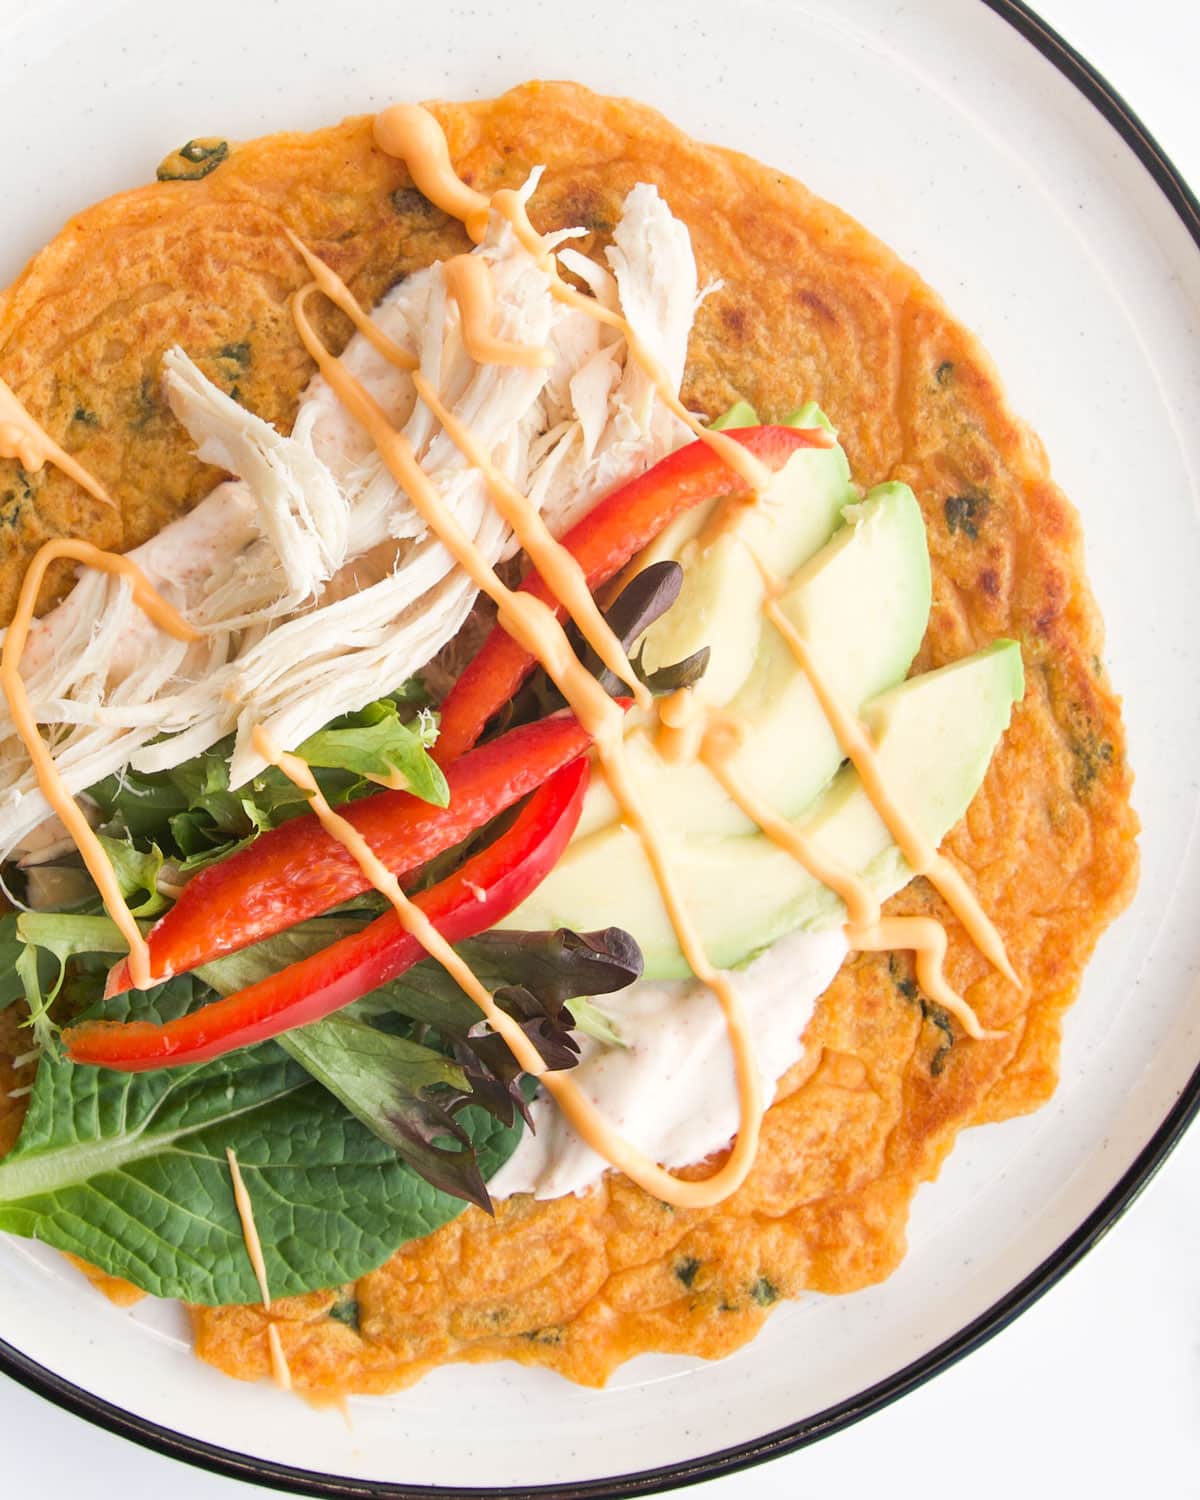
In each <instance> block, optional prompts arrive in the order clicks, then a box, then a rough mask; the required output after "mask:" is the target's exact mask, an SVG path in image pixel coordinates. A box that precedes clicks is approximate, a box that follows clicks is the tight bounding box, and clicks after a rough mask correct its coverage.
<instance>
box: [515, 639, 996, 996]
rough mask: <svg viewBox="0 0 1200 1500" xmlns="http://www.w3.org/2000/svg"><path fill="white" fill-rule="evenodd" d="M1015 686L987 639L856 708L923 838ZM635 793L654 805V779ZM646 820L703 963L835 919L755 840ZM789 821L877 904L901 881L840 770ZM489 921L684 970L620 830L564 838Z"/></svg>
mask: <svg viewBox="0 0 1200 1500" xmlns="http://www.w3.org/2000/svg"><path fill="white" fill-rule="evenodd" d="M1023 692H1024V675H1023V671H1022V666H1021V652H1020V647H1019V646H1018V645H1017V643H1016V642H1015V641H997V642H996V643H995V644H994V645H992V646H989V647H988V648H986V649H985V650H983V651H980V652H977V653H976V654H975V655H974V656H969V657H966V658H965V659H964V660H962V661H958V662H954V663H953V664H952V665H950V666H947V667H942V668H939V669H938V670H937V671H933V672H926V673H924V674H923V675H921V676H918V677H912V678H909V679H908V680H907V681H906V682H903V683H901V684H900V685H899V686H898V687H894V688H891V689H889V690H888V691H887V692H885V693H883V694H881V695H879V696H878V697H876V698H874V699H872V700H871V702H870V703H868V704H867V705H866V707H865V708H864V710H863V719H864V721H865V723H866V724H867V726H868V727H869V729H870V730H871V733H872V735H873V736H874V738H875V743H876V747H877V753H878V755H879V759H880V765H881V768H882V772H883V776H884V779H885V782H886V784H887V785H888V787H889V788H890V789H891V790H892V792H893V795H894V796H895V797H896V799H897V801H898V802H899V803H900V804H901V805H902V806H903V807H904V808H905V810H906V811H907V812H908V814H909V816H910V817H912V818H914V819H915V820H916V822H917V825H918V826H919V827H920V828H921V830H922V831H923V832H924V834H925V835H926V837H927V838H929V839H931V840H932V841H933V842H934V843H940V842H941V840H942V839H943V838H944V837H945V835H946V833H947V832H948V831H949V830H950V828H951V827H953V825H954V824H955V823H956V822H957V821H958V819H959V818H961V817H962V816H963V814H964V813H965V812H966V810H967V807H968V806H969V804H970V802H971V799H972V797H973V796H974V795H975V793H976V791H977V790H978V789H979V786H980V783H981V782H982V781H983V777H984V774H985V772H986V771H987V767H988V763H989V762H990V760H991V757H992V753H993V751H994V750H995V748H996V745H997V743H998V742H999V740H1000V737H1001V735H1002V734H1003V733H1004V731H1005V729H1006V728H1007V726H1008V722H1009V718H1010V716H1011V712H1012V705H1013V704H1014V703H1016V702H1018V701H1019V700H1020V698H1021V696H1022V694H1023ZM642 791H643V795H644V796H645V798H646V800H647V802H648V803H649V805H650V807H651V808H652V809H654V810H655V811H658V798H657V796H656V791H655V787H654V785H653V783H652V782H651V783H649V784H644V785H643V788H642ZM659 821H660V826H662V827H663V830H664V832H665V833H666V836H667V841H668V857H669V861H670V866H671V868H672V870H673V871H674V873H675V878H676V880H677V881H678V883H679V888H680V891H681V893H682V896H683V899H684V902H685V905H686V907H687V910H688V911H689V913H690V914H691V917H692V920H693V922H694V923H695V926H696V930H697V931H698V933H699V935H700V938H701V941H702V942H703V944H704V948H705V951H706V952H707V954H708V956H709V958H710V960H711V961H712V962H713V963H715V964H717V965H719V966H720V967H722V968H732V967H734V966H736V965H738V964H742V963H745V962H746V961H747V960H748V959H750V958H751V957H753V956H754V954H755V953H757V952H758V951H759V950H761V949H763V948H765V947H767V946H768V945H770V944H771V943H773V942H775V941H776V940H777V939H779V938H780V937H782V936H784V934H785V933H788V932H792V931H795V930H796V929H798V928H802V929H805V930H809V931H819V930H821V929H823V928H828V927H831V926H833V925H835V924H837V923H838V922H841V921H843V920H844V919H845V909H844V907H843V905H842V903H841V901H840V899H839V898H838V897H837V896H835V895H834V893H833V892H832V891H831V890H829V889H828V888H827V887H826V886H824V885H822V884H821V883H820V882H819V881H817V880H814V879H813V877H812V876H811V875H809V874H808V873H807V872H806V871H805V870H804V868H803V867H802V866H801V865H800V864H799V863H798V862H797V861H796V860H794V859H793V858H792V857H791V856H790V855H789V854H788V853H786V852H785V851H784V850H782V849H780V848H778V847H777V846H776V845H775V844H772V843H771V842H770V841H769V840H768V839H767V838H766V837H765V835H763V834H745V835H741V836H731V837H718V838H713V837H708V836H703V835H687V834H680V833H679V832H678V831H677V830H675V829H672V828H670V826H669V825H668V824H667V823H666V822H665V820H663V819H662V818H661V816H660V818H659ZM797 822H798V826H799V827H800V828H801V830H802V832H803V833H804V834H805V835H806V836H807V837H809V838H811V839H813V840H814V841H815V842H816V843H817V844H818V845H819V846H820V847H821V848H822V849H824V850H825V851H827V852H828V853H829V854H831V855H834V856H836V857H837V858H838V859H839V860H840V861H841V862H842V863H843V864H846V865H849V866H850V867H851V868H852V869H854V870H855V871H857V873H858V874H859V875H860V876H861V877H862V878H863V879H864V880H866V881H867V882H868V884H869V885H870V886H871V888H872V890H874V891H875V892H876V894H877V895H878V896H879V897H880V898H881V899H883V898H885V897H887V896H889V895H891V894H892V893H893V892H895V891H897V890H899V889H900V888H901V887H902V886H904V885H905V884H906V883H907V882H908V880H909V879H910V878H911V872H910V870H909V868H908V866H907V864H906V863H905V861H904V858H903V856H902V855H901V853H900V851H899V849H897V848H896V846H895V844H893V842H892V839H891V836H890V834H889V833H888V831H887V828H886V827H885V825H884V823H883V821H882V820H881V819H880V817H879V814H878V813H877V812H876V811H875V808H874V806H873V804H872V802H871V800H870V798H869V797H868V796H867V794H866V792H865V791H864V790H863V787H862V784H861V782H860V780H859V778H858V774H857V773H856V772H855V770H854V769H853V767H852V766H850V765H849V764H846V765H844V766H843V767H842V769H841V770H840V771H839V772H838V773H837V775H836V776H835V777H834V779H833V781H832V782H831V783H830V784H829V786H827V787H826V789H825V791H824V792H822V794H821V796H820V797H819V798H818V799H817V801H816V802H815V803H814V804H813V805H812V807H811V808H809V810H808V811H807V812H806V813H805V814H804V816H803V817H802V818H800V819H798V820H797ZM499 925H500V926H501V927H509V928H515V929H521V928H524V929H535V930H536V929H550V928H556V927H569V928H574V929H575V930H577V931H583V930H587V929H590V928H595V927H604V926H609V925H613V926H617V927H624V928H625V929H626V930H627V931H629V932H631V933H632V934H633V935H634V937H636V938H637V940H638V942H639V943H640V944H641V947H642V952H643V955H644V957H645V973H646V976H647V977H648V978H656V979H666V978H681V977H684V976H686V975H687V974H688V973H689V972H690V971H689V969H688V967H687V964H686V962H685V960H684V958H683V955H682V953H681V952H680V951H679V945H678V943H677V941H676V938H675V933H674V930H673V929H672V927H671V924H670V922H669V920H668V918H667V915H666V912H665V911H664V909H663V904H662V899H661V897H660V895H659V891H658V886H657V884H656V882H655V880H654V876H653V874H652V872H651V870H650V867H649V865H648V864H647V862H646V858H645V855H644V854H643V852H642V849H641V845H640V843H639V841H638V839H637V837H636V836H635V835H634V834H633V833H632V832H631V831H630V830H629V829H628V828H627V827H625V826H624V825H622V824H619V823H618V824H613V825H610V826H609V827H606V828H602V829H600V830H599V831H598V832H596V833H593V834H592V835H591V836H590V837H587V838H583V839H578V840H577V842H574V843H572V844H571V845H570V846H569V847H568V849H567V851H566V853H565V854H564V855H563V857H562V859H561V860H560V861H559V863H558V864H557V865H556V866H555V868H554V869H553V870H552V871H551V872H550V874H549V876H547V878H546V879H545V880H544V881H543V882H542V884H541V885H540V886H539V887H538V889H537V890H536V891H535V892H534V893H533V895H532V896H530V897H529V898H528V900H526V901H525V902H524V903H523V904H522V905H521V906H519V907H518V908H517V910H516V911H514V912H513V913H512V914H511V915H510V916H509V917H507V918H505V920H504V921H503V922H501V923H500V924H499Z"/></svg>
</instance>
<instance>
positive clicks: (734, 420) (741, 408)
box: [708, 401, 759, 432]
mask: <svg viewBox="0 0 1200 1500" xmlns="http://www.w3.org/2000/svg"><path fill="white" fill-rule="evenodd" d="M708 425H709V427H711V428H712V430H713V431H714V432H725V431H727V430H728V429H729V428H730V427H757V426H758V425H759V424H758V413H757V412H756V411H755V410H754V408H753V407H752V406H751V405H750V403H749V401H735V402H734V403H733V405H732V406H731V407H730V408H729V409H728V411H723V412H722V413H721V415H720V416H719V417H717V418H716V419H715V421H712V422H710V423H709V424H708Z"/></svg>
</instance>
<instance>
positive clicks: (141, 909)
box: [97, 833, 168, 917]
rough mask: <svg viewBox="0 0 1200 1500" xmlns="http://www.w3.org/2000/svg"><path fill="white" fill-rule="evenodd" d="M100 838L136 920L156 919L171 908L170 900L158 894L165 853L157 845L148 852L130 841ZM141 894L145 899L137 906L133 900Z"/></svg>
mask: <svg viewBox="0 0 1200 1500" xmlns="http://www.w3.org/2000/svg"><path fill="white" fill-rule="evenodd" d="M97 837H98V838H99V840H100V843H101V845H102V846H103V848H104V852H105V854H107V855H108V857H109V860H110V862H111V863H112V867H113V872H114V874H115V875H116V877H117V884H118V885H119V886H120V887H121V895H122V896H124V897H125V901H126V903H127V904H128V905H129V910H130V911H131V912H132V913H133V915H134V916H135V917H155V916H157V915H158V913H159V912H160V911H162V910H163V909H164V908H165V907H166V906H167V905H168V902H167V898H166V897H165V896H161V895H160V894H159V891H158V875H159V871H160V870H161V869H162V867H163V855H162V850H161V849H160V848H159V847H158V845H157V844H154V843H152V844H151V845H150V847H149V849H146V850H141V849H138V848H137V847H136V846H135V845H134V843H133V841H132V840H131V839H129V838H123V839H114V838H109V837H107V836H106V835H105V834H103V833H101V834H98V835H97ZM139 893H140V894H142V895H143V897H144V899H143V900H142V901H141V902H140V903H139V904H138V905H136V906H135V905H133V904H132V902H131V898H132V897H134V896H136V895H138V894H139Z"/></svg>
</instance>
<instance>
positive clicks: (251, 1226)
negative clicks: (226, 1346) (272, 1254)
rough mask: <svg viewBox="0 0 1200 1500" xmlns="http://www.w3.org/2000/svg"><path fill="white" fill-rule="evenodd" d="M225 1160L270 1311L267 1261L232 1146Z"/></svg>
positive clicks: (256, 1276) (250, 1254) (253, 1265)
mask: <svg viewBox="0 0 1200 1500" xmlns="http://www.w3.org/2000/svg"><path fill="white" fill-rule="evenodd" d="M225 1160H226V1161H227V1162H228V1163H229V1175H230V1177H231V1178H232V1179H233V1201H234V1204H235V1205H236V1207H237V1213H238V1219H239V1220H240V1221H241V1225H242V1238H243V1239H244V1240H245V1241H246V1254H247V1256H248V1257H249V1260H250V1265H251V1268H252V1269H253V1271H254V1279H255V1281H257V1282H258V1289H259V1291H260V1292H261V1293H262V1305H263V1311H264V1312H270V1311H271V1289H270V1287H269V1286H268V1285H267V1262H266V1259H265V1257H264V1256H263V1248H262V1240H261V1239H260V1238H259V1233H258V1225H257V1224H256V1223H255V1222H254V1205H253V1203H251V1201H250V1190H249V1188H247V1186H246V1183H245V1179H244V1178H243V1177H242V1169H241V1167H240V1166H239V1165H238V1159H237V1152H236V1151H235V1150H234V1149H233V1147H232V1146H226V1147H225Z"/></svg>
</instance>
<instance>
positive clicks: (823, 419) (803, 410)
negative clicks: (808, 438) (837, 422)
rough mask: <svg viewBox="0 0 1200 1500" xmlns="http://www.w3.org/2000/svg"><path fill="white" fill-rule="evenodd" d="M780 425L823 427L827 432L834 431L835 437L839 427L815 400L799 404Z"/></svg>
mask: <svg viewBox="0 0 1200 1500" xmlns="http://www.w3.org/2000/svg"><path fill="white" fill-rule="evenodd" d="M779 425H780V426H781V427H823V428H824V429H825V431H826V432H832V433H833V435H834V437H837V428H836V427H835V426H834V425H833V423H832V422H831V421H830V420H829V418H828V417H827V416H826V415H825V413H824V412H823V411H822V410H821V408H820V407H819V406H818V405H817V403H816V402H815V401H806V402H805V403H804V405H803V406H798V407H797V408H796V410H795V411H792V412H789V413H788V414H787V416H786V417H784V419H783V421H782V422H781V423H780V424H779Z"/></svg>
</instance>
